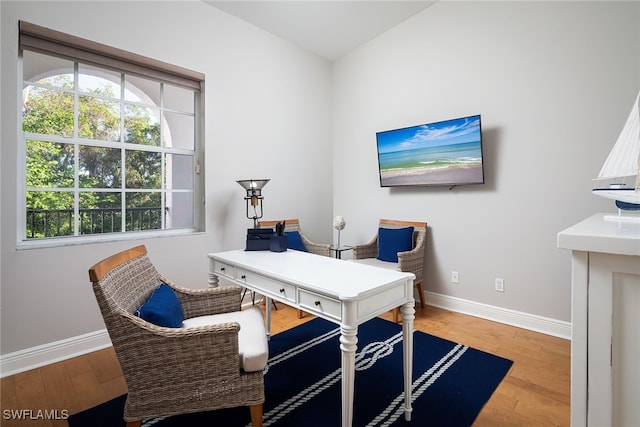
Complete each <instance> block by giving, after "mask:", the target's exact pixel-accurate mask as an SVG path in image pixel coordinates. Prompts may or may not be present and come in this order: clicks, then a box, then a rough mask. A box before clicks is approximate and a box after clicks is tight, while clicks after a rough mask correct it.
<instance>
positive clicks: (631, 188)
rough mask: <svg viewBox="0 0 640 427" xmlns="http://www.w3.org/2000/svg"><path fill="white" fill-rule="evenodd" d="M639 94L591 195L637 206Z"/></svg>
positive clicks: (639, 193) (639, 185) (639, 192)
mask: <svg viewBox="0 0 640 427" xmlns="http://www.w3.org/2000/svg"><path fill="white" fill-rule="evenodd" d="M639 169H640V93H638V96H637V97H636V101H635V103H634V104H633V107H632V108H631V113H630V114H629V118H628V119H627V122H626V123H625V125H624V128H623V129H622V131H621V132H620V135H619V136H618V139H617V140H616V143H615V144H614V146H613V149H612V150H611V152H610V153H609V156H608V157H607V160H606V161H605V162H604V165H603V166H602V169H601V170H600V173H599V174H598V178H596V179H595V180H594V181H595V183H596V188H594V189H593V193H594V194H597V195H598V196H602V197H607V198H610V199H614V200H619V201H622V202H626V203H633V204H640V176H639V175H638V170H639Z"/></svg>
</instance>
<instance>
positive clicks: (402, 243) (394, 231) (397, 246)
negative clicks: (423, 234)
mask: <svg viewBox="0 0 640 427" xmlns="http://www.w3.org/2000/svg"><path fill="white" fill-rule="evenodd" d="M411 249H413V227H404V228H382V227H381V228H379V229H378V259H379V260H381V261H389V262H398V252H404V251H410V250H411Z"/></svg>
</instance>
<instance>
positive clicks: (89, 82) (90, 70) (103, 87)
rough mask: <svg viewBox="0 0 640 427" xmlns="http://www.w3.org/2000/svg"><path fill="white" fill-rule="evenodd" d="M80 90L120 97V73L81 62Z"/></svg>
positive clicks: (79, 69)
mask: <svg viewBox="0 0 640 427" xmlns="http://www.w3.org/2000/svg"><path fill="white" fill-rule="evenodd" d="M78 90H79V91H80V92H87V93H93V94H99V95H102V96H106V97H109V98H115V99H120V73H116V72H113V71H110V70H105V69H100V68H96V67H92V66H90V65H85V64H79V65H78Z"/></svg>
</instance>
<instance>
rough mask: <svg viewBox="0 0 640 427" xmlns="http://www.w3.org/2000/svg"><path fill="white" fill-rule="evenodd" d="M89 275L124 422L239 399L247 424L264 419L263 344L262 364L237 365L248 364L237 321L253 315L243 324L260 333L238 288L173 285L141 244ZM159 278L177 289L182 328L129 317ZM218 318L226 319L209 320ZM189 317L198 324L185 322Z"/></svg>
mask: <svg viewBox="0 0 640 427" xmlns="http://www.w3.org/2000/svg"><path fill="white" fill-rule="evenodd" d="M89 278H90V280H91V282H92V283H93V290H94V293H95V296H96V299H97V301H98V305H99V307H100V311H101V312H102V316H103V318H104V322H105V324H106V326H107V331H108V332H109V336H110V337H111V341H112V343H113V347H114V350H115V352H116V355H117V356H118V360H119V362H120V365H121V367H122V371H123V373H124V378H125V381H126V383H127V388H128V395H127V401H126V404H125V408H124V420H125V421H127V426H139V425H140V423H141V420H142V419H146V418H153V417H159V416H167V415H177V414H182V413H190V412H200V411H208V410H214V409H220V408H227V407H236V406H245V405H246V406H250V409H251V411H250V412H251V422H252V424H253V426H254V427H258V426H261V425H262V404H263V402H264V380H263V369H264V364H266V359H267V357H268V349H267V350H266V351H267V354H266V355H264V364H262V367H259V366H258V367H256V364H255V363H254V364H253V365H251V366H250V369H249V368H247V371H248V370H252V372H247V371H245V370H244V369H242V367H243V361H244V367H247V366H248V365H249V363H248V362H247V361H246V360H247V359H246V358H247V355H246V354H245V355H242V354H241V353H242V348H239V344H238V343H239V330H240V329H241V322H243V321H247V322H248V321H249V320H252V322H253V323H252V324H250V325H246V324H244V323H243V324H242V329H243V330H245V329H246V330H249V329H251V328H253V333H254V334H256V333H258V332H260V331H264V321H263V318H262V313H261V312H260V311H259V309H257V308H255V309H249V310H244V311H240V292H241V288H240V287H238V286H227V287H218V288H208V289H187V288H182V287H178V286H176V285H174V284H172V283H171V282H169V281H168V280H167V279H165V278H164V277H163V276H161V275H160V274H159V273H158V272H157V271H156V269H155V268H154V266H153V264H152V263H151V261H150V260H149V258H148V257H147V250H146V248H145V247H144V246H137V247H135V248H132V249H128V250H125V251H123V252H120V253H118V254H115V255H113V256H111V257H109V258H107V259H105V260H103V261H101V262H100V263H98V264H96V265H94V266H93V267H92V268H91V269H90V270H89ZM159 283H166V284H168V285H169V286H171V288H172V289H173V291H174V292H175V294H176V296H177V298H178V301H179V303H180V305H181V306H182V309H183V313H184V319H186V320H185V326H183V327H177V328H168V327H161V326H156V325H154V324H152V323H149V322H147V321H145V320H143V319H142V318H140V317H138V316H136V315H134V312H135V311H136V310H137V309H138V308H139V307H140V306H141V305H142V304H143V303H145V301H147V299H148V297H149V295H150V294H151V292H152V291H153V290H154V289H156V288H157V287H158V285H159ZM250 311H251V312H252V313H249V312H250ZM256 313H259V314H258V317H257V318H256V317H255V316H256ZM242 314H244V319H242V317H243V315H242ZM209 315H214V316H209ZM247 315H251V316H253V317H249V318H247ZM216 316H218V317H216ZM219 316H222V317H223V318H224V319H225V320H223V322H224V323H218V324H211V323H212V322H213V319H216V318H217V319H219V318H220V317H219ZM234 316H235V317H234ZM236 318H237V319H241V320H234V319H236ZM191 320H198V321H200V323H196V325H202V326H195V327H186V322H187V321H191ZM201 320H203V321H201ZM256 328H261V330H260V329H256ZM245 333H246V332H245ZM241 336H242V335H241ZM263 336H264V346H265V347H266V345H267V343H266V334H263ZM245 340H246V339H245ZM253 341H256V340H253ZM257 341H260V340H259V339H258V340H257ZM258 345H259V346H261V345H262V344H258ZM240 347H242V346H240ZM260 348H261V347H260ZM260 357H262V355H261V356H260ZM260 364H261V362H260V363H258V365H260ZM258 368H259V369H258ZM256 369H257V370H256Z"/></svg>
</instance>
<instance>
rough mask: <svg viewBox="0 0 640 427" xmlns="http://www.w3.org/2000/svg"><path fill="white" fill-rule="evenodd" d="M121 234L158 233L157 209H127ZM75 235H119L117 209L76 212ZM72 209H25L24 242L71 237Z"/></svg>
mask: <svg viewBox="0 0 640 427" xmlns="http://www.w3.org/2000/svg"><path fill="white" fill-rule="evenodd" d="M125 212H126V213H125V218H126V222H125V231H143V230H159V229H161V227H162V208H161V207H136V208H127V209H126V211H125ZM78 215H79V227H80V230H79V234H81V235H88V234H105V233H119V232H122V231H123V230H122V210H121V209H120V208H105V209H80V210H79V211H78ZM73 216H74V210H73V209H28V210H27V238H28V239H35V238H42V237H60V236H73V235H74V230H73V225H74V220H73Z"/></svg>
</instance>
